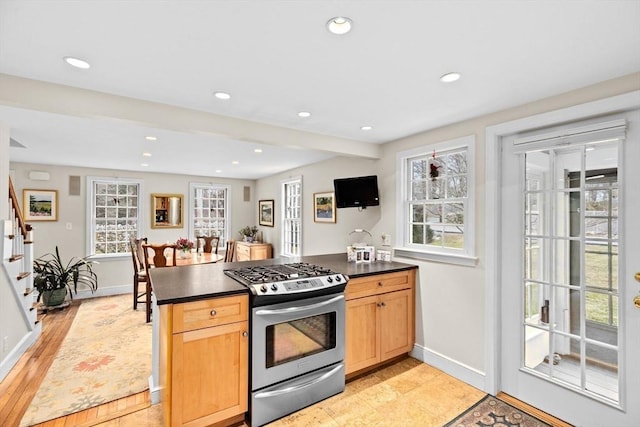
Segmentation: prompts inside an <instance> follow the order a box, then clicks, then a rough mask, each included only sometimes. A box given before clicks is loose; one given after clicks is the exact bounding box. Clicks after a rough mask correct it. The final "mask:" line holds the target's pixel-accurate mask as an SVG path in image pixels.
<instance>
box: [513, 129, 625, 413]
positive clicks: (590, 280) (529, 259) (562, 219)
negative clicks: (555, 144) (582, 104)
mask: <svg viewBox="0 0 640 427" xmlns="http://www.w3.org/2000/svg"><path fill="white" fill-rule="evenodd" d="M524 159H525V160H524V163H525V164H524V173H525V177H524V188H523V196H522V200H523V205H524V206H523V212H524V223H525V228H524V234H523V235H522V245H523V253H524V254H525V259H524V265H525V274H524V276H523V279H522V287H523V289H524V292H523V295H524V306H525V310H524V318H523V322H522V327H523V328H524V331H523V336H524V337H525V339H524V342H523V345H524V354H525V356H524V365H523V367H524V368H525V369H526V370H529V371H531V372H532V373H535V374H536V375H538V376H540V377H543V378H546V379H547V380H549V381H553V382H555V383H557V384H559V385H562V386H566V387H568V388H572V389H575V390H579V391H580V392H582V393H585V394H589V395H595V396H597V397H598V398H601V399H606V400H610V401H611V402H613V403H616V404H617V403H619V398H620V393H619V381H618V327H617V324H618V318H617V316H618V285H617V265H618V260H617V248H618V227H617V211H618V210H617V194H618V181H617V170H618V168H617V165H618V142H617V141H616V142H610V143H600V144H592V145H590V144H587V145H579V146H577V147H567V148H551V149H548V150H542V151H533V152H527V153H525V154H524Z"/></svg>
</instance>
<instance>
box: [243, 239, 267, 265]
mask: <svg viewBox="0 0 640 427" xmlns="http://www.w3.org/2000/svg"><path fill="white" fill-rule="evenodd" d="M271 257H273V255H272V248H271V244H270V243H255V242H252V243H249V242H240V241H238V242H237V243H236V261H256V260H261V259H268V258H271Z"/></svg>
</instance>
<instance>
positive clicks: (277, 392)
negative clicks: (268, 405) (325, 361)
mask: <svg viewBox="0 0 640 427" xmlns="http://www.w3.org/2000/svg"><path fill="white" fill-rule="evenodd" d="M342 367H343V365H342V363H341V364H339V365H338V366H336V367H335V368H333V369H332V370H330V371H329V372H325V373H324V374H322V375H320V376H319V377H317V378H314V379H312V380H311V381H308V382H306V383H303V384H298V385H293V386H291V387H286V388H282V389H280V390H273V391H264V392H262V393H257V394H256V395H255V398H256V399H266V398H269V397H273V396H279V395H281V394H287V393H293V392H294V391H298V390H302V389H303V388H307V387H310V386H312V385H314V384H318V383H319V382H321V381H324V380H326V379H327V378H329V377H330V376H332V375H334V374H335V373H336V372H339V371H340V369H342Z"/></svg>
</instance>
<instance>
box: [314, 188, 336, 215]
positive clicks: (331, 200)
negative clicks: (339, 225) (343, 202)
mask: <svg viewBox="0 0 640 427" xmlns="http://www.w3.org/2000/svg"><path fill="white" fill-rule="evenodd" d="M313 220H314V221H315V222H336V195H335V193H334V192H333V191H332V192H330V193H314V194H313Z"/></svg>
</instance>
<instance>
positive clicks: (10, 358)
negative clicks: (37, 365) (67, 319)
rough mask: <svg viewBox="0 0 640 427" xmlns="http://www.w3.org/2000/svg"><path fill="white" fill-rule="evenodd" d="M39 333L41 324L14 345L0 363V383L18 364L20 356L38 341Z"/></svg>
mask: <svg viewBox="0 0 640 427" xmlns="http://www.w3.org/2000/svg"><path fill="white" fill-rule="evenodd" d="M41 332H42V324H41V323H38V324H37V325H35V326H34V328H33V329H32V330H30V331H29V332H27V334H26V335H25V336H24V337H22V339H21V340H20V342H19V343H18V345H16V346H15V347H14V348H13V349H12V350H11V351H10V352H9V354H8V355H7V357H5V358H4V359H3V360H2V361H1V362H0V381H2V380H4V379H5V377H6V376H7V375H8V374H9V372H11V369H13V367H14V366H15V365H16V363H18V361H19V360H20V358H21V357H22V355H23V354H25V352H26V351H27V350H29V348H30V347H31V346H32V345H33V344H34V343H35V342H36V341H37V340H38V337H39V336H40V333H41Z"/></svg>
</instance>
